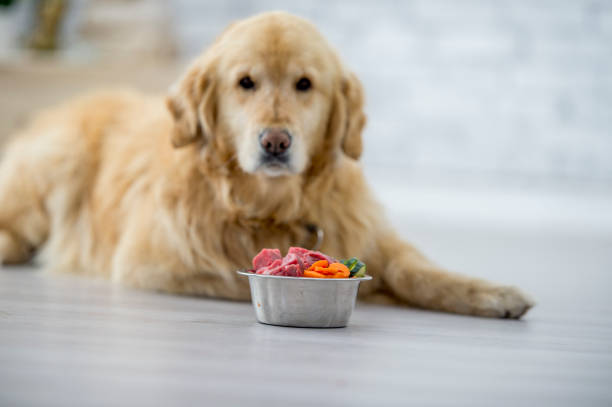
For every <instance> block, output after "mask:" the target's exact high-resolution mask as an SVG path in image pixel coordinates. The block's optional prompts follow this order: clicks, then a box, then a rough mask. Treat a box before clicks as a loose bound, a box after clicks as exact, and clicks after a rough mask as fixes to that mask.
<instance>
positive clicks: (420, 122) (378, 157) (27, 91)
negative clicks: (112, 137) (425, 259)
mask: <svg viewBox="0 0 612 407" xmlns="http://www.w3.org/2000/svg"><path fill="white" fill-rule="evenodd" d="M0 3H1V4H2V6H0V32H2V33H3V34H2V36H1V37H0V88H1V89H2V97H1V98H0V119H1V120H0V139H2V138H6V136H8V135H9V134H10V133H11V131H12V130H14V129H15V128H17V127H18V126H19V125H21V124H22V123H23V122H24V121H25V120H26V119H27V117H28V116H30V115H31V114H32V112H34V111H35V110H36V109H38V108H40V107H43V106H46V105H49V104H53V103H56V102H58V101H60V100H62V99H64V98H66V97H69V96H72V95H75V94H78V93H81V92H83V91H86V90H89V89H95V88H100V87H109V86H130V87H134V88H137V89H142V90H144V91H150V92H159V93H163V92H165V90H166V89H167V88H168V86H169V85H170V84H171V83H172V82H173V81H174V80H175V79H176V78H177V77H178V75H179V74H180V72H181V71H182V69H183V68H184V66H185V65H186V64H187V63H188V61H189V60H190V59H191V58H193V57H194V56H195V55H197V54H198V53H199V52H201V50H202V49H204V48H205V47H206V46H207V45H208V44H210V43H211V41H212V40H213V39H214V38H215V36H216V35H217V34H218V33H219V32H220V31H221V30H222V29H223V28H224V27H225V26H226V25H227V24H229V23H230V22H232V21H233V20H236V19H239V18H242V17H246V16H250V15H252V14H255V13H258V12H262V11H267V10H275V9H282V10H287V11H290V12H293V13H295V14H298V15H300V16H303V17H306V18H308V19H310V20H312V21H313V22H314V23H315V24H316V25H317V26H318V27H319V28H320V30H321V31H322V32H323V34H324V35H325V36H327V38H328V39H329V41H330V42H331V43H332V44H333V45H334V46H335V48H337V49H338V50H339V52H340V54H341V55H342V57H343V58H344V60H345V61H346V62H347V64H348V65H349V66H350V67H351V68H352V69H353V70H354V71H355V72H356V73H357V74H358V76H359V77H360V78H361V79H362V81H363V83H364V86H365V88H366V96H367V107H366V110H367V113H368V117H369V121H368V125H367V128H366V130H365V135H364V137H365V145H366V149H365V154H364V156H363V165H364V169H365V171H366V174H367V175H368V178H369V180H370V183H371V184H372V186H373V188H374V189H375V190H376V192H377V194H378V195H379V197H380V199H381V200H382V202H383V204H384V205H385V207H386V208H387V210H388V212H389V216H390V217H391V218H392V219H394V222H395V223H396V225H397V226H398V228H399V229H400V231H401V233H402V234H403V235H405V236H406V237H408V238H410V239H412V240H414V241H416V242H417V243H418V245H419V246H421V247H423V248H424V249H425V251H426V252H428V253H431V254H432V257H434V258H436V259H439V260H440V262H441V263H443V264H452V265H454V266H456V268H458V269H460V270H463V269H469V270H470V271H472V270H473V274H474V273H475V274H480V275H483V276H487V277H489V278H501V279H502V280H510V281H512V282H514V283H517V284H521V283H525V284H527V285H529V284H530V282H529V281H527V280H528V279H529V274H530V273H523V274H521V275H520V276H518V277H517V278H518V279H519V280H521V279H524V280H525V281H516V280H517V278H513V277H512V276H511V275H510V276H509V275H508V272H509V271H511V270H510V269H511V268H517V267H522V268H524V267H532V268H538V269H540V268H548V269H549V270H550V273H551V275H552V274H553V273H555V270H554V269H555V267H556V266H555V265H558V262H559V256H560V251H563V252H565V255H566V256H567V253H569V252H572V251H576V252H577V253H578V252H579V253H582V254H581V255H580V256H578V257H579V259H578V257H576V258H573V260H572V258H570V257H567V258H566V259H565V260H564V261H563V263H564V264H565V266H566V267H568V268H580V267H592V268H595V269H598V270H601V271H602V272H603V271H605V270H609V269H610V268H612V255H610V251H611V250H612V210H611V209H612V2H610V1H604V0H574V1H561V0H539V1H533V0H518V1H488V0H465V1H460V2H458V1H452V0H423V1H417V0H407V1H390V0H378V1H375V2H372V1H365V0H362V1H339V0H324V1H309V2H298V1H295V2H290V1H271V0H270V1H268V0H257V1H249V0H226V1H223V2H212V1H197V0H177V1H161V0H104V1H102V0H83V1H62V0H48V1H10V0H3V1H1V2H0ZM512 239H514V240H512ZM512 241H514V242H517V241H520V242H521V244H520V247H521V248H520V249H515V252H512V249H510V248H509V247H511V246H512V245H511V244H509V243H508V242H512ZM530 242H533V243H534V244H533V245H532V244H531V243H530ZM546 242H548V243H546ZM550 242H556V243H550ZM483 246H486V247H488V248H490V249H491V251H492V253H494V254H493V255H495V256H496V257H495V258H496V259H499V258H500V257H501V258H507V257H508V254H510V257H512V258H514V259H517V258H520V259H521V260H520V261H519V260H513V261H514V262H510V264H508V265H506V266H501V267H496V270H498V271H497V272H496V271H492V270H490V268H491V264H493V263H494V261H493V260H492V259H491V258H489V259H488V260H487V257H486V256H484V257H483V258H482V259H481V258H480V257H478V256H477V255H476V253H477V252H478V251H480V252H481V253H482V250H481V249H480V248H482V247H483ZM516 247H519V246H516ZM531 247H533V249H532V250H537V251H538V253H539V254H541V253H542V250H544V251H545V250H549V251H550V253H549V257H550V261H551V263H550V264H548V265H547V264H537V265H534V264H529V250H530V248H531ZM536 247H537V249H536ZM468 248H471V249H468ZM563 248H567V251H565V249H563ZM470 250H471V252H470ZM518 251H520V253H518ZM466 253H472V254H471V255H468V254H466ZM538 258H539V257H538ZM544 258H546V256H544ZM539 259H540V258H539ZM538 261H540V262H541V261H542V260H541V259H540V260H538ZM568 261H569V262H570V264H568ZM572 261H574V262H575V264H574V263H571V262H572ZM495 262H497V260H495ZM544 263H545V262H544ZM485 269H486V270H485ZM496 273H498V274H499V275H495V274H496ZM602 276H603V274H602ZM567 279H568V280H567V281H566V282H567V283H568V287H569V286H571V285H572V282H573V281H574V280H572V277H567ZM531 283H532V284H535V283H534V282H533V281H532V282H531ZM553 288H554V287H553Z"/></svg>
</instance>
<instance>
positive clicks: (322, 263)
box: [308, 260, 329, 270]
mask: <svg viewBox="0 0 612 407" xmlns="http://www.w3.org/2000/svg"><path fill="white" fill-rule="evenodd" d="M327 266H329V262H328V261H327V260H318V261H315V262H314V263H312V266H310V267H308V270H315V268H316V267H327Z"/></svg>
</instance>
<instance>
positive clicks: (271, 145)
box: [259, 128, 291, 155]
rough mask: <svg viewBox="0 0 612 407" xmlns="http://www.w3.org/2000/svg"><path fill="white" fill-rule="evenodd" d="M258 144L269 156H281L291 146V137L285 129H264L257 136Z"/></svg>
mask: <svg viewBox="0 0 612 407" xmlns="http://www.w3.org/2000/svg"><path fill="white" fill-rule="evenodd" d="M259 144H260V145H261V148H263V150H264V151H265V152H266V153H268V154H270V155H281V154H283V153H284V152H285V151H287V150H288V149H289V146H291V136H290V135H289V132H288V131H287V130H285V129H278V128H269V129H265V130H264V131H263V132H262V133H261V135H260V136H259Z"/></svg>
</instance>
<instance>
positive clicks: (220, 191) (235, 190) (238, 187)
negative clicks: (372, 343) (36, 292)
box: [0, 12, 532, 318]
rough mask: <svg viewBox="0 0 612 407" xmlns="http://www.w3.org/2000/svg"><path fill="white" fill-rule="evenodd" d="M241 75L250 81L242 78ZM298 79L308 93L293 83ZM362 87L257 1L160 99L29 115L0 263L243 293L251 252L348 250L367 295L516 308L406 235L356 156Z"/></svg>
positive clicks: (2, 197) (85, 104)
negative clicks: (261, 137) (271, 154)
mask: <svg viewBox="0 0 612 407" xmlns="http://www.w3.org/2000/svg"><path fill="white" fill-rule="evenodd" d="M244 75H249V76H250V77H251V78H253V80H254V81H255V83H256V87H255V88H254V89H251V90H246V89H243V88H241V87H240V86H238V83H239V80H240V78H241V77H243V76H244ZM301 77H308V78H309V79H310V80H311V81H312V84H313V85H312V89H309V90H308V91H305V92H299V91H297V90H296V89H295V83H296V81H297V80H299V78H301ZM364 123H365V116H364V113H363V91H362V87H361V84H360V83H359V81H358V80H357V78H356V77H355V76H354V75H353V74H352V73H351V72H349V71H348V70H347V69H346V67H345V66H344V65H343V64H342V63H341V61H340V60H339V58H338V57H337V55H336V54H335V52H334V51H333V50H332V49H331V47H330V46H329V45H328V44H327V42H326V41H325V39H324V38H323V37H322V36H321V35H320V34H319V33H318V32H317V30H316V29H315V28H314V27H313V26H312V25H311V24H310V23H308V22H306V21H304V20H302V19H300V18H297V17H294V16H291V15H289V14H286V13H280V12H277V13H266V14H262V15H259V16H255V17H252V18H249V19H247V20H244V21H241V22H239V23H236V24H234V25H232V26H230V27H229V28H228V29H226V31H225V32H223V33H222V35H221V36H220V37H219V39H217V41H216V42H215V43H214V44H213V45H212V46H211V47H210V48H209V49H208V50H207V51H206V52H205V53H204V54H203V55H202V56H201V57H200V58H198V59H197V60H196V61H195V62H194V63H193V64H192V66H191V67H190V68H189V69H188V70H187V72H186V74H185V75H184V76H183V78H182V79H180V81H179V82H178V84H177V85H176V86H175V87H174V88H173V90H172V92H171V94H170V96H169V97H168V98H167V100H166V104H164V103H163V100H161V98H156V97H144V96H142V95H139V94H136V93H130V92H122V91H116V92H107V93H100V94H95V95H91V96H88V97H85V98H82V99H79V100H76V101H71V102H69V103H67V104H65V105H63V106H59V107H57V108H54V109H51V110H49V111H47V112H43V113H42V114H40V115H39V116H38V117H37V118H36V120H34V121H33V123H32V124H31V125H30V126H29V127H28V128H27V129H26V130H24V131H23V132H22V133H21V134H19V135H18V137H16V138H15V140H14V141H13V142H12V143H11V144H10V145H9V146H8V148H7V150H6V151H5V154H4V157H3V162H2V164H1V167H0V262H4V263H16V262H22V261H26V260H27V259H28V258H29V257H30V256H31V254H32V253H33V251H34V249H38V256H39V258H40V259H41V260H42V261H43V263H44V264H45V265H47V266H48V267H49V268H51V269H53V270H59V271H75V272H76V271H78V272H82V273H91V274H97V275H104V276H108V277H110V278H111V279H112V280H113V281H116V282H119V283H122V284H126V285H130V286H134V287H141V288H147V289H153V290H161V291H166V292H172V293H184V294H195V295H206V296H214V297H222V298H230V299H240V300H244V299H248V297H249V291H248V286H247V281H246V279H244V278H242V277H239V276H237V275H236V273H235V270H237V269H241V268H245V267H248V266H249V264H250V259H251V258H252V257H253V255H255V254H256V253H257V252H258V251H259V250H260V249H261V248H264V247H278V248H280V249H281V250H282V251H286V250H287V249H288V247H289V246H291V245H297V246H305V247H310V246H312V245H313V243H314V237H313V235H312V233H311V232H310V231H308V230H307V228H305V226H304V225H305V224H308V223H312V224H316V225H319V227H320V228H321V229H323V230H324V232H325V238H324V241H323V245H322V247H321V250H322V251H323V252H326V253H329V254H330V255H333V256H335V257H338V258H346V257H351V256H357V257H359V258H360V259H363V260H364V261H365V262H366V263H367V265H368V271H369V273H370V274H371V275H373V276H374V280H373V281H372V282H371V283H368V284H364V285H362V292H361V296H362V297H363V298H365V299H371V300H381V301H392V302H402V303H407V304H411V305H415V306H419V307H423V308H429V309H435V310H442V311H449V312H455V313H462V314H471V315H481V316H491V317H513V318H518V317H520V316H521V315H523V314H524V313H525V312H526V311H527V310H528V309H529V307H530V306H531V305H532V303H531V301H530V300H529V299H528V298H527V297H526V296H525V295H524V294H522V293H521V292H520V291H519V290H518V289H516V288H513V287H505V286H496V285H492V284H489V283H487V282H484V281H481V280H475V279H471V278H467V277H464V276H460V275H457V274H451V273H448V272H446V271H444V270H441V269H440V268H438V267H437V266H435V265H433V264H432V263H430V262H429V261H428V260H427V259H426V258H425V257H424V256H422V255H421V254H420V253H419V252H418V251H417V250H415V249H414V248H413V247H412V246H410V245H409V244H407V243H405V242H403V241H401V240H400V239H399V238H398V237H397V236H396V234H395V233H394V232H393V230H392V229H391V228H390V227H389V225H388V223H387V222H386V221H385V220H384V218H383V216H382V215H381V209H380V207H379V206H378V205H377V204H376V202H375V201H374V199H373V198H372V196H371V194H370V192H369V191H368V188H367V186H366V183H365V182H364V179H363V175H362V172H361V168H360V166H359V163H358V159H359V157H360V155H361V149H362V143H361V131H362V128H363V126H364ZM270 126H276V127H282V128H284V129H288V131H289V132H290V133H291V135H292V137H293V143H292V146H291V160H290V161H289V163H288V164H287V166H286V167H283V168H281V169H279V168H278V167H274V168H272V167H267V166H265V165H260V163H258V161H257V157H258V156H259V155H258V154H260V153H259V150H258V148H259V145H258V134H259V133H260V132H261V130H262V129H265V128H268V127H270Z"/></svg>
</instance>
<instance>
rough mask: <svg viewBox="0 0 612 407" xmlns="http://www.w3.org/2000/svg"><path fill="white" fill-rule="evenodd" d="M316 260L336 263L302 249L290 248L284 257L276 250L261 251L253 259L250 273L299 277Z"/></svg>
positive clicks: (311, 251) (330, 258)
mask: <svg viewBox="0 0 612 407" xmlns="http://www.w3.org/2000/svg"><path fill="white" fill-rule="evenodd" d="M318 260H327V261H328V262H329V263H335V262H336V259H334V258H333V257H330V256H327V255H325V254H323V253H320V252H316V251H313V250H307V249H304V248H302V247H291V248H290V249H289V252H288V253H287V255H286V256H285V257H282V256H281V253H280V250H278V249H263V250H262V251H261V252H259V254H257V256H255V257H254V258H253V270H252V271H253V272H255V273H257V274H266V275H273V276H291V277H301V276H303V275H304V270H306V269H308V268H309V267H310V266H311V265H312V264H313V263H314V262H315V261H318Z"/></svg>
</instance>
